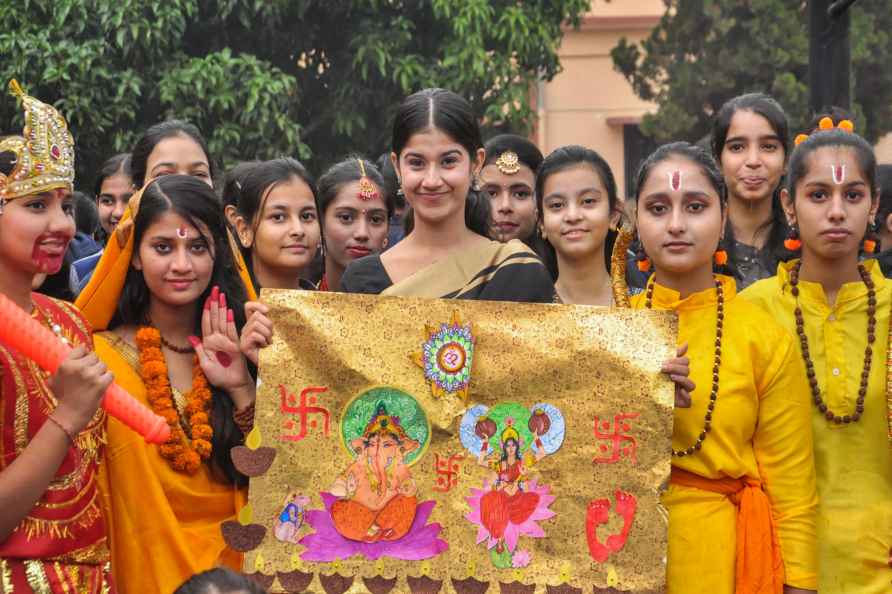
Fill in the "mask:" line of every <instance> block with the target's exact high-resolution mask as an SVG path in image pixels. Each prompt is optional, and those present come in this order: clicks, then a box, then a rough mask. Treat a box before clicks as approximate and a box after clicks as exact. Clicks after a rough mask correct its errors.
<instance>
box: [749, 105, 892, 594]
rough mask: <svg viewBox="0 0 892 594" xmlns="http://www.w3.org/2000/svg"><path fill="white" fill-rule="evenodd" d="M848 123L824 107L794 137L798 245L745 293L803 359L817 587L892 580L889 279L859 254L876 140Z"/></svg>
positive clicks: (871, 193) (870, 239) (790, 215)
mask: <svg viewBox="0 0 892 594" xmlns="http://www.w3.org/2000/svg"><path fill="white" fill-rule="evenodd" d="M851 129H852V125H851V122H849V121H845V120H844V121H842V122H841V123H840V124H839V128H835V127H834V122H833V121H832V120H831V119H830V118H826V119H824V120H823V121H821V122H820V125H819V130H818V131H817V132H816V133H813V134H812V135H811V136H804V135H800V137H797V139H796V140H797V147H796V149H795V150H794V151H793V154H792V155H791V157H790V166H789V170H788V173H787V185H786V188H784V190H783V191H782V192H781V199H782V201H783V205H784V210H785V212H786V215H787V219H788V220H789V222H790V225H791V235H790V237H789V238H788V240H787V244H788V247H789V248H790V249H792V250H796V251H799V253H800V254H801V256H800V258H799V259H796V260H792V261H790V262H788V263H786V264H781V265H779V266H778V269H777V276H776V277H773V278H769V279H765V280H763V281H760V282H758V283H756V284H754V285H752V286H751V287H749V288H748V289H747V290H746V291H744V292H743V293H742V295H741V296H742V297H743V298H745V299H749V300H751V301H753V302H755V303H757V304H758V305H760V306H762V307H763V308H764V309H765V310H766V311H768V312H769V313H770V314H771V316H772V317H773V318H774V319H775V320H778V321H779V322H780V323H781V324H783V325H784V326H785V327H786V328H787V329H788V330H789V332H790V333H792V334H793V335H794V336H796V337H797V342H798V345H797V346H796V347H795V351H794V352H795V354H796V356H797V357H798V358H800V359H801V361H802V362H803V363H804V365H805V373H806V374H807V375H806V377H807V379H808V385H807V386H806V394H808V395H809V400H811V401H812V402H811V403H810V405H809V406H810V409H811V412H810V421H811V426H812V429H813V431H814V435H815V440H814V456H815V464H816V467H817V486H818V493H819V496H820V501H821V505H820V509H819V512H818V522H817V525H818V535H817V536H818V538H817V542H818V555H819V567H820V575H819V580H818V581H819V586H820V591H821V592H822V594H841V593H843V592H858V593H859V594H860V593H863V594H879V593H880V592H889V587H890V586H889V584H890V582H892V567H890V557H892V550H890V547H892V447H890V440H892V427H890V425H889V423H890V422H892V411H890V408H892V401H890V400H887V398H888V397H889V393H888V389H889V383H888V382H889V380H890V377H892V376H890V374H889V371H888V361H887V358H886V354H887V347H888V345H889V342H888V335H889V323H890V318H889V309H890V306H892V283H890V281H889V280H887V279H885V278H884V277H883V275H882V272H881V270H880V267H879V265H878V263H877V261H876V260H873V259H866V260H861V259H860V254H861V252H862V251H864V252H871V251H872V250H873V249H874V248H875V244H876V235H875V222H874V219H875V217H876V212H877V208H878V206H879V193H878V190H877V174H876V158H875V156H874V153H873V149H872V148H871V146H870V145H869V144H868V143H867V142H866V141H865V140H864V139H862V138H861V137H859V136H857V135H855V134H853V133H851ZM798 455H799V456H802V455H803V453H802V452H799V453H798Z"/></svg>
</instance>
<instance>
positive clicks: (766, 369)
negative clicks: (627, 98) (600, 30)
mask: <svg viewBox="0 0 892 594" xmlns="http://www.w3.org/2000/svg"><path fill="white" fill-rule="evenodd" d="M636 188H637V219H638V221H637V223H638V234H639V238H640V241H641V243H642V245H643V248H644V251H645V252H646V255H647V258H648V260H649V262H650V263H651V264H652V266H653V269H654V273H653V275H652V276H651V278H650V280H649V281H648V284H647V287H646V288H645V292H644V293H642V294H639V295H636V296H634V297H633V298H632V305H633V307H636V308H645V309H662V310H670V311H674V312H676V313H677V314H678V318H679V331H678V334H679V336H678V340H679V343H687V344H688V345H689V351H688V356H689V357H690V361H691V369H690V378H691V380H693V382H694V384H695V385H696V386H697V388H696V389H695V390H694V391H693V393H692V394H691V397H692V400H693V403H692V406H691V407H690V408H686V409H676V411H675V427H674V433H673V438H672V448H673V452H672V454H673V457H672V476H671V481H670V487H669V490H668V491H667V492H666V493H665V494H664V496H663V503H664V504H665V505H666V507H667V508H668V510H669V556H668V560H669V566H668V587H669V589H668V591H669V592H670V593H680V592H684V593H686V594H689V593H701V592H702V593H703V594H731V593H732V592H735V591H737V592H743V591H770V592H778V591H780V589H781V588H782V587H783V588H784V591H785V592H801V591H803V590H815V589H816V586H817V563H816V554H815V552H816V549H815V512H816V506H817V497H816V490H815V474H814V464H813V458H812V456H811V451H810V450H809V448H810V447H811V445H812V438H811V425H810V421H809V414H810V413H809V410H808V402H807V399H806V390H807V385H806V383H805V375H804V369H803V366H802V361H801V359H800V358H799V356H798V353H797V352H796V348H795V344H794V343H793V340H792V337H791V336H790V335H789V334H788V333H787V332H786V331H785V330H784V329H783V328H781V327H780V326H779V325H778V324H776V323H775V322H773V321H772V319H771V318H770V317H769V316H768V315H767V314H766V313H764V312H763V311H761V310H760V309H758V308H757V307H755V306H753V305H752V304H750V303H748V302H747V301H744V300H742V299H737V298H736V289H735V283H734V280H733V279H732V278H729V277H726V276H720V275H715V274H714V273H713V260H714V254H715V253H716V251H717V249H718V246H719V241H720V239H721V237H722V233H723V230H724V226H725V217H726V216H727V214H726V213H727V210H726V209H727V205H726V203H725V197H724V185H723V182H722V178H721V174H720V173H719V171H718V169H717V167H716V165H715V163H714V161H713V160H712V159H711V158H710V157H709V155H708V154H707V153H706V152H705V151H703V150H702V149H700V148H697V147H695V146H692V145H690V144H687V143H675V144H669V145H666V146H663V147H660V148H659V149H658V150H657V151H656V152H655V153H654V154H653V155H651V156H650V157H649V158H648V159H647V161H645V162H644V164H643V165H642V166H641V170H640V171H639V174H638V180H637V185H636ZM719 259H720V260H721V258H719ZM735 542H736V545H735V544H732V543H735ZM757 584H762V585H763V587H765V588H766V589H765V590H758V589H756V585H757Z"/></svg>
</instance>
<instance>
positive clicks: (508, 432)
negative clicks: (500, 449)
mask: <svg viewBox="0 0 892 594" xmlns="http://www.w3.org/2000/svg"><path fill="white" fill-rule="evenodd" d="M505 424H506V425H507V427H505V429H504V430H503V431H502V435H501V438H502V443H505V442H506V441H508V440H509V439H513V440H514V441H516V442H517V443H520V433H518V431H517V429H516V428H515V427H514V420H513V419H511V418H510V417H509V418H507V419H505Z"/></svg>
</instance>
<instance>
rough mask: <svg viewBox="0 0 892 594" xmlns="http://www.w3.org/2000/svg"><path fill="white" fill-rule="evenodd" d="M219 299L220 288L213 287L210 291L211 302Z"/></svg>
mask: <svg viewBox="0 0 892 594" xmlns="http://www.w3.org/2000/svg"><path fill="white" fill-rule="evenodd" d="M219 298H220V288H219V287H217V286H216V285H215V286H214V288H213V289H211V300H212V301H216V300H217V299H219Z"/></svg>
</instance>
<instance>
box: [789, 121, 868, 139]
mask: <svg viewBox="0 0 892 594" xmlns="http://www.w3.org/2000/svg"><path fill="white" fill-rule="evenodd" d="M834 127H835V128H836V129H837V130H842V131H843V132H848V133H849V134H852V133H854V132H855V124H853V123H852V120H842V121H841V122H839V123H838V124H837V125H836V126H834V125H833V118H830V117H823V118H821V120H820V121H819V122H818V129H817V131H818V132H822V131H824V130H832V129H833V128H834ZM808 138H809V137H808V134H800V135H799V136H797V137H796V140H794V141H793V143H794V144H795V145H796V146H799V145H800V144H802V143H803V142H805V141H806V140H808Z"/></svg>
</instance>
